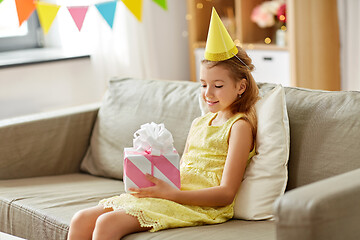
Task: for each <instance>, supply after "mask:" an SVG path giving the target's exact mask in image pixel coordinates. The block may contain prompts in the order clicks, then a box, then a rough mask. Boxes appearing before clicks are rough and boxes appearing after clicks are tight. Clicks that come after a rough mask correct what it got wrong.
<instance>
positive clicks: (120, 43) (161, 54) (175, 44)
mask: <svg viewBox="0 0 360 240" xmlns="http://www.w3.org/2000/svg"><path fill="white" fill-rule="evenodd" d="M167 4H168V10H167V11H166V10H164V9H162V8H161V7H160V6H159V5H157V4H156V3H155V2H154V1H149V0H147V1H143V14H142V22H139V21H138V20H137V19H136V18H135V16H134V15H133V14H132V13H131V12H130V11H129V9H127V7H126V6H125V5H124V4H123V3H122V2H121V1H119V2H118V5H117V9H116V15H115V21H114V25H113V29H110V27H109V26H107V25H106V23H105V21H98V23H97V27H98V35H97V36H96V39H95V40H97V42H96V44H95V46H96V50H95V52H94V53H93V55H92V59H93V63H94V66H95V69H96V72H97V75H98V77H99V78H101V79H103V80H104V81H107V80H109V79H110V78H111V77H114V76H118V77H135V78H142V79H169V80H188V79H189V78H190V76H189V75H190V73H189V72H190V71H189V61H188V59H189V55H188V38H187V22H186V18H185V16H186V3H185V2H184V1H167Z"/></svg>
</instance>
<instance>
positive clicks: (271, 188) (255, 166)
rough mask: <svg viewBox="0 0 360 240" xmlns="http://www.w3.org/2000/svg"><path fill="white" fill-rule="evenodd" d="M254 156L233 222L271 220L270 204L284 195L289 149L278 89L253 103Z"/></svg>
mask: <svg viewBox="0 0 360 240" xmlns="http://www.w3.org/2000/svg"><path fill="white" fill-rule="evenodd" d="M255 107H256V115H257V118H258V129H257V137H256V152H257V154H256V155H255V156H254V157H253V158H252V160H251V162H250V163H249V165H248V167H247V169H246V171H245V174H244V179H243V182H242V184H241V186H240V189H239V191H238V193H237V197H236V200H235V209H234V211H235V212H234V218H239V219H246V220H262V219H269V218H272V217H273V203H274V201H275V199H276V198H277V197H279V196H281V195H283V194H284V191H285V188H286V184H287V178H288V171H287V162H288V159H289V149H290V130H289V118H288V115H287V110H286V101H285V91H284V88H283V87H282V86H281V85H278V86H276V87H275V88H274V89H272V90H271V91H269V92H267V93H266V94H265V95H264V96H263V97H262V98H261V99H260V100H259V101H258V102H257V103H256V106H255Z"/></svg>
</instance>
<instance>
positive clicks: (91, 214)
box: [68, 206, 112, 240]
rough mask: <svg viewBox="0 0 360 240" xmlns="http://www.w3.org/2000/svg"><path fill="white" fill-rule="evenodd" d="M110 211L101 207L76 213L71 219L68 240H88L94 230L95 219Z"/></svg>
mask: <svg viewBox="0 0 360 240" xmlns="http://www.w3.org/2000/svg"><path fill="white" fill-rule="evenodd" d="M110 211H112V209H110V208H108V209H104V207H103V206H96V207H92V208H87V209H84V210H81V211H79V212H77V213H76V214H75V215H74V216H73V218H72V219H71V223H70V229H69V233H68V240H85V239H86V240H89V239H91V236H92V233H93V231H94V228H95V223H96V220H97V218H98V217H99V216H100V215H102V214H104V213H107V212H110Z"/></svg>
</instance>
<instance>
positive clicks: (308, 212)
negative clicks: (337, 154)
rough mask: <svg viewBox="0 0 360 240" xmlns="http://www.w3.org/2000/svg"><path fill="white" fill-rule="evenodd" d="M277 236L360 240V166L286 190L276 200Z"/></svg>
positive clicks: (280, 237)
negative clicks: (359, 167)
mask: <svg viewBox="0 0 360 240" xmlns="http://www.w3.org/2000/svg"><path fill="white" fill-rule="evenodd" d="M275 221H276V230H277V239H278V240H285V239H292V240H297V239H299V240H300V239H301V240H303V239H307V240H315V239H316V240H325V239H326V240H328V239H360V228H359V222H360V169H357V170H354V171H351V172H347V173H344V174H341V175H338V176H335V177H331V178H328V179H325V180H322V181H319V182H316V183H313V184H309V185H306V186H303V187H299V188H297V189H294V190H291V191H289V192H287V193H285V194H284V195H283V196H282V197H280V198H279V199H277V201H276V203H275Z"/></svg>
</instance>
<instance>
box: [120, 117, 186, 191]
mask: <svg viewBox="0 0 360 240" xmlns="http://www.w3.org/2000/svg"><path fill="white" fill-rule="evenodd" d="M134 137H135V138H134V141H133V142H134V146H133V147H132V148H125V149H124V175H123V176H124V178H123V180H124V183H125V191H126V192H129V188H144V187H150V186H153V185H154V184H153V183H152V182H150V181H149V180H147V178H146V175H145V174H147V173H148V174H150V175H152V176H154V177H156V178H159V179H161V180H163V181H165V182H167V183H168V184H170V185H171V186H173V187H175V188H178V189H180V170H179V169H180V157H179V154H178V153H177V151H176V150H175V148H174V147H173V138H172V135H171V133H170V132H169V131H168V130H167V129H165V127H164V125H163V124H155V123H151V124H144V125H142V126H141V129H140V130H138V131H136V132H135V134H134Z"/></svg>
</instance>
